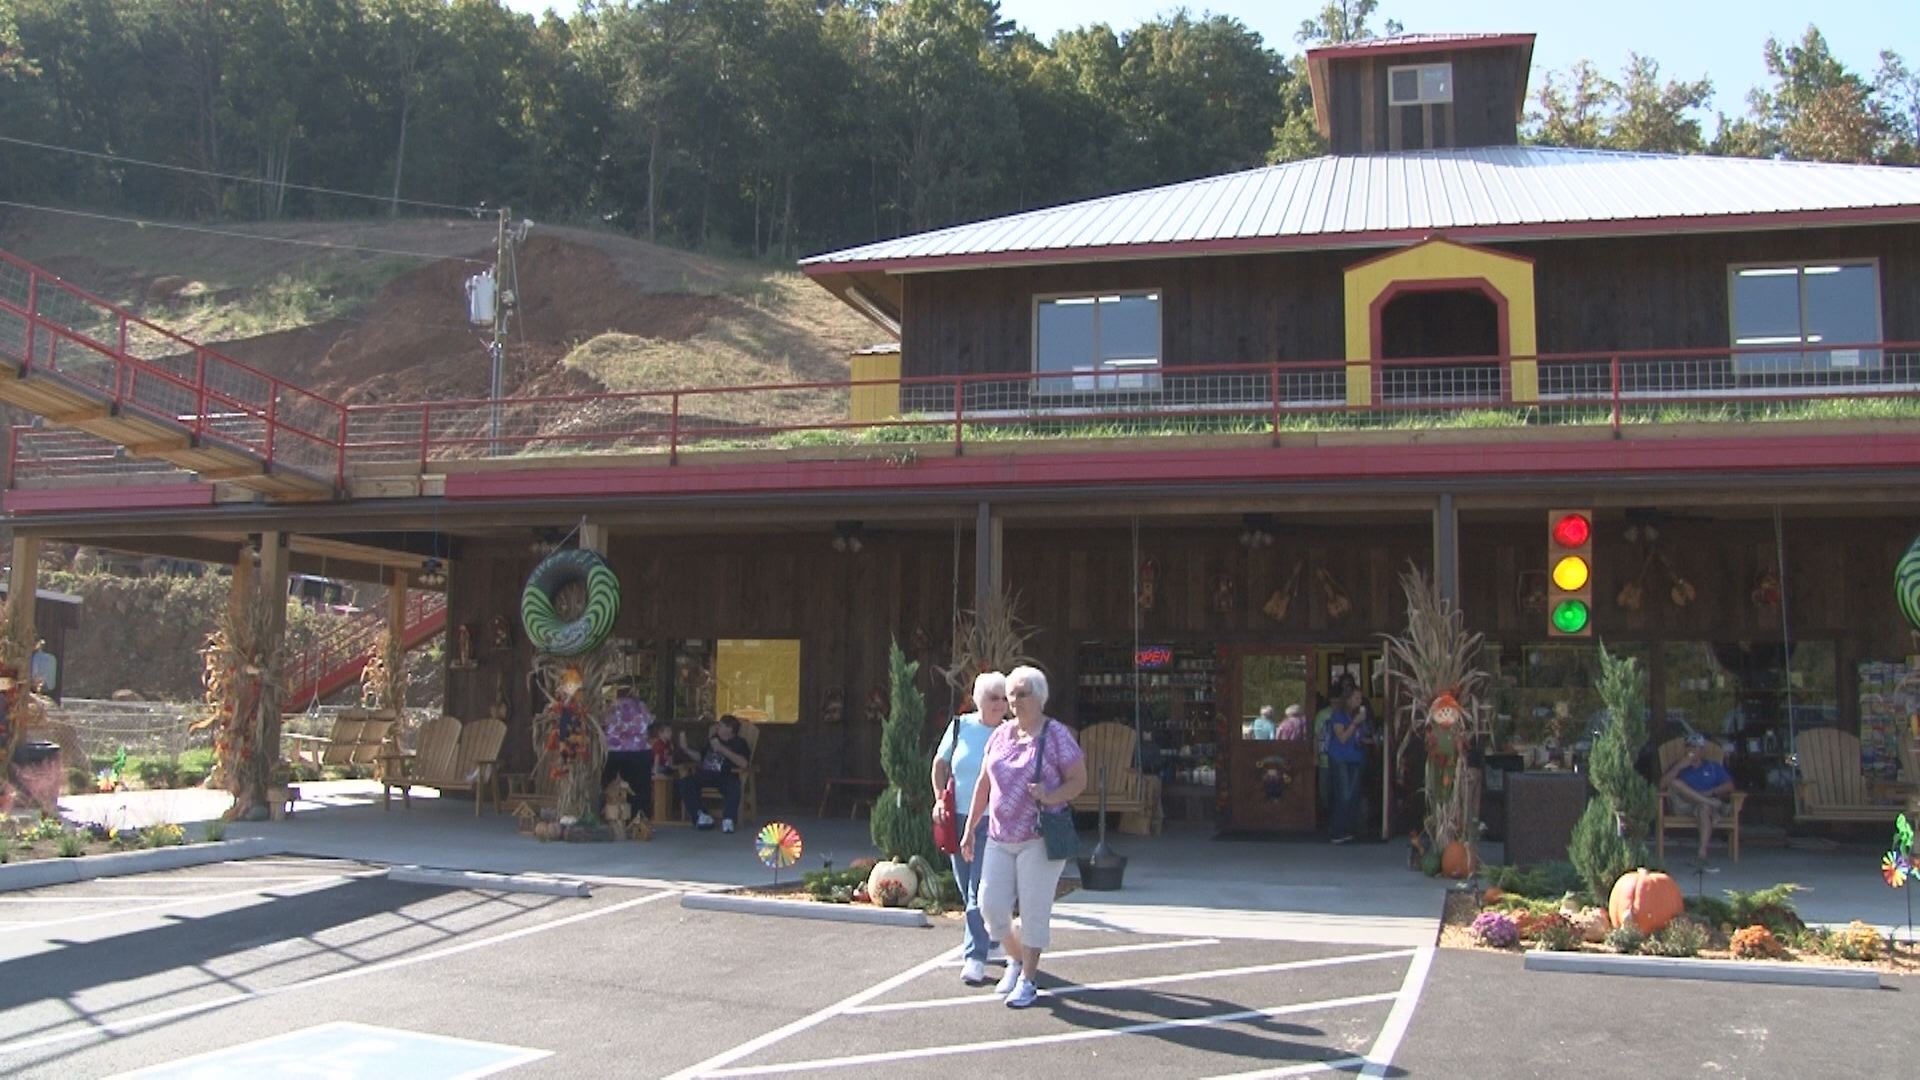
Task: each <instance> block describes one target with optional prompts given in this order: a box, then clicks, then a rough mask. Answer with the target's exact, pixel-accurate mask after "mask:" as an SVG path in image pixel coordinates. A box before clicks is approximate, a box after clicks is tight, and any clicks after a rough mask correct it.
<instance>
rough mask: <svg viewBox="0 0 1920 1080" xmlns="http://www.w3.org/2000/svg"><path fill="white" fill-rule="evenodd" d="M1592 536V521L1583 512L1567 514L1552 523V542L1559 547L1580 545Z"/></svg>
mask: <svg viewBox="0 0 1920 1080" xmlns="http://www.w3.org/2000/svg"><path fill="white" fill-rule="evenodd" d="M1592 537H1593V522H1591V521H1588V520H1587V516H1586V515H1585V514H1568V515H1566V516H1565V517H1562V518H1561V519H1560V520H1559V521H1556V522H1554V523H1553V542H1554V543H1556V544H1559V545H1560V546H1561V547H1569V548H1573V547H1580V546H1582V545H1584V544H1585V543H1586V542H1587V541H1588V540H1590V539H1592Z"/></svg>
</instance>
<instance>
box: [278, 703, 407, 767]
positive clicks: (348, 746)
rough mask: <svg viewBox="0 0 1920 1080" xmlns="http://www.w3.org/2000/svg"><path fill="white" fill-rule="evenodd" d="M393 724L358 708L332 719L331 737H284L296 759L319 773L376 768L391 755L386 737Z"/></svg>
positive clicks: (342, 712) (345, 711) (387, 719)
mask: <svg viewBox="0 0 1920 1080" xmlns="http://www.w3.org/2000/svg"><path fill="white" fill-rule="evenodd" d="M393 724H394V721H393V720H391V719H389V718H387V717H376V716H371V715H369V714H368V713H366V712H365V711H363V710H359V709H343V710H341V711H340V713H339V715H337V716H335V717H334V718H333V731H332V733H331V734H328V735H326V736H324V737H322V736H319V735H292V734H288V735H283V736H281V738H283V739H285V740H286V741H288V742H290V743H292V744H293V755H292V757H293V760H295V761H298V762H301V763H302V764H305V765H310V766H312V767H313V768H314V769H316V770H318V769H325V768H328V767H329V766H331V767H333V768H338V769H357V768H363V767H371V766H374V765H377V764H378V763H379V762H380V759H381V757H382V756H383V755H385V754H387V753H389V750H388V748H387V745H386V743H387V734H388V733H389V732H390V731H392V730H393Z"/></svg>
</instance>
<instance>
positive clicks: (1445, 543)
mask: <svg viewBox="0 0 1920 1080" xmlns="http://www.w3.org/2000/svg"><path fill="white" fill-rule="evenodd" d="M1433 580H1434V584H1435V585H1436V586H1437V587H1438V588H1439V590H1440V599H1442V600H1445V601H1446V602H1448V603H1450V604H1452V605H1454V606H1455V607H1456V608H1457V607H1459V605H1460V512H1459V510H1458V509H1457V508H1456V507H1455V506H1454V505H1453V496H1452V495H1450V494H1448V495H1441V496H1440V499H1439V501H1438V502H1436V503H1435V504H1434V508H1433Z"/></svg>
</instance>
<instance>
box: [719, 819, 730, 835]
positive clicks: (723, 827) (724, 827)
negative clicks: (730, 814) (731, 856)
mask: <svg viewBox="0 0 1920 1080" xmlns="http://www.w3.org/2000/svg"><path fill="white" fill-rule="evenodd" d="M720 831H721V832H732V831H733V819H732V818H726V819H725V820H723V821H721V822H720Z"/></svg>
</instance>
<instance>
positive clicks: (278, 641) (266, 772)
mask: <svg viewBox="0 0 1920 1080" xmlns="http://www.w3.org/2000/svg"><path fill="white" fill-rule="evenodd" d="M289 554H290V552H289V551H288V549H287V534H285V533H281V532H263V533H261V534H260V578H259V582H260V584H259V596H260V598H261V603H263V604H265V605H266V608H267V612H268V618H267V624H266V626H265V628H264V629H265V635H264V640H262V641H261V642H260V652H261V655H263V656H267V657H272V658H273V659H272V661H271V662H270V663H268V664H267V670H266V675H265V678H266V680H267V687H268V689H266V690H264V691H263V692H262V694H261V701H262V703H263V705H269V706H271V707H270V708H263V709H262V710H261V716H260V743H259V746H258V752H257V753H256V754H255V755H254V758H255V761H256V762H257V767H256V768H255V769H253V770H251V775H250V776H249V777H248V785H247V793H248V795H249V796H250V797H251V799H252V802H251V804H250V805H251V806H253V807H257V808H259V809H260V810H266V809H267V808H268V806H269V803H270V800H269V798H268V796H267V782H268V780H269V779H270V777H271V775H272V772H273V767H274V766H275V765H277V764H279V763H280V694H281V690H280V689H279V687H280V677H281V661H280V652H281V648H282V646H283V645H284V644H285V643H286V640H287V579H288V576H289V575H288V556H289Z"/></svg>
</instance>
